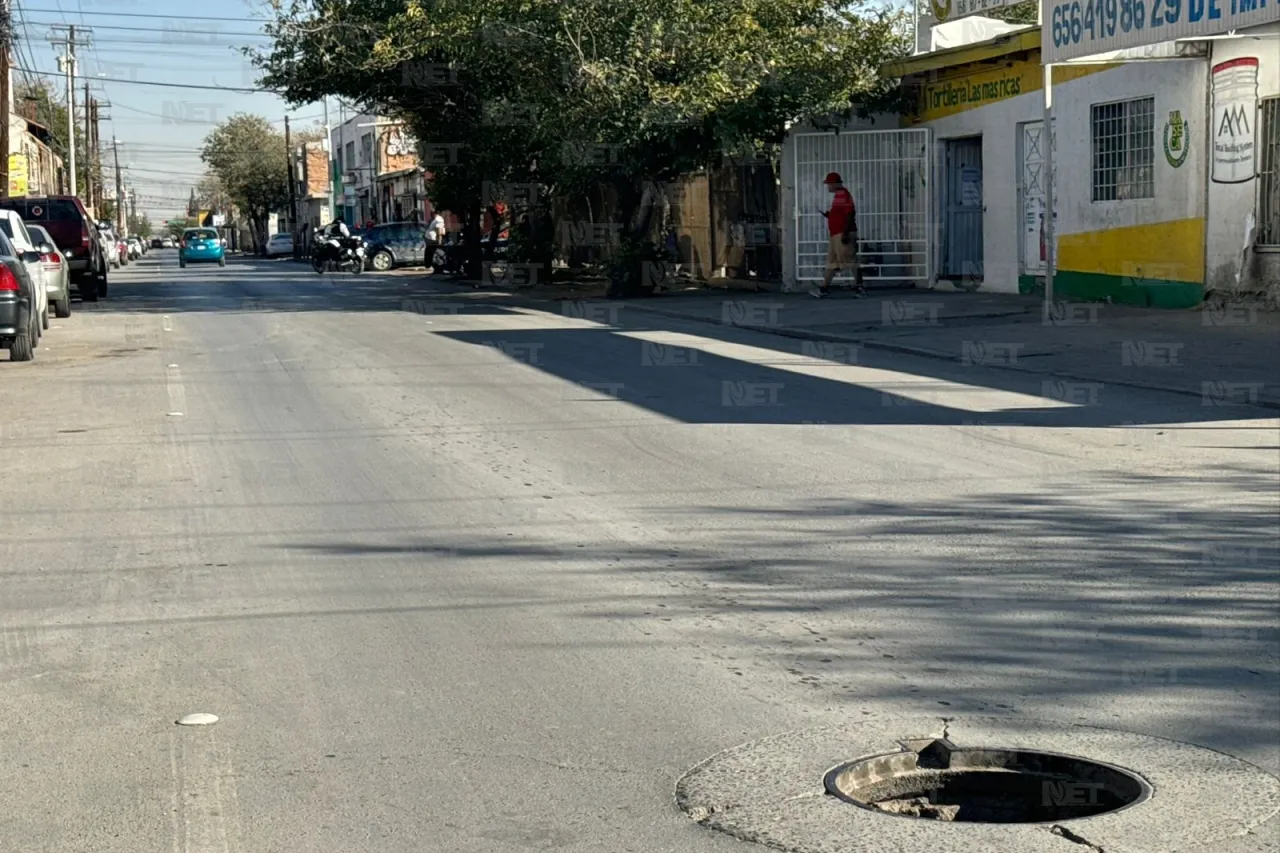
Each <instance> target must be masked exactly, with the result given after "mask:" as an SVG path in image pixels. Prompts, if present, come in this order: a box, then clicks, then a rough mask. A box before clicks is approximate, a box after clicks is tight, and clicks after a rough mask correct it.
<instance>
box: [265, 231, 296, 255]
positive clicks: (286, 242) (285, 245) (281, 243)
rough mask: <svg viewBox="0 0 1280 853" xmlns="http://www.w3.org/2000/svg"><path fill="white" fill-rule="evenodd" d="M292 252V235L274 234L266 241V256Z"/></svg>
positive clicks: (290, 253)
mask: <svg viewBox="0 0 1280 853" xmlns="http://www.w3.org/2000/svg"><path fill="white" fill-rule="evenodd" d="M292 254H293V235H292V234H276V235H275V236H274V237H272V238H271V239H270V240H268V241H267V257H268V258H278V257H280V256H281V255H292Z"/></svg>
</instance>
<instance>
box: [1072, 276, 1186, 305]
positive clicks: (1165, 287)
mask: <svg viewBox="0 0 1280 853" xmlns="http://www.w3.org/2000/svg"><path fill="white" fill-rule="evenodd" d="M1053 292H1054V294H1055V295H1056V296H1060V297H1062V298H1063V299H1072V300H1076V301H1080V302H1106V301H1107V300H1108V299H1109V300H1110V301H1111V302H1116V303H1119V304H1121V305H1145V306H1147V307H1149V308H1194V307H1196V306H1197V305H1199V304H1200V303H1201V302H1203V301H1204V285H1203V284H1199V283H1194V282H1185V281H1166V280H1164V279H1158V278H1132V277H1130V276H1121V275H1107V274H1106V273H1093V272H1075V271H1072V270H1058V275H1057V276H1056V277H1055V279H1054V288H1053Z"/></svg>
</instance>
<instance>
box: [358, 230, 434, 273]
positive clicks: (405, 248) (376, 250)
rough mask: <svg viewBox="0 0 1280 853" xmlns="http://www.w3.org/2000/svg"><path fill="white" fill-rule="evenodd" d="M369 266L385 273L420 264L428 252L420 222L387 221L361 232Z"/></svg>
mask: <svg viewBox="0 0 1280 853" xmlns="http://www.w3.org/2000/svg"><path fill="white" fill-rule="evenodd" d="M364 241H365V245H366V247H367V249H366V252H365V257H366V258H368V259H369V261H368V263H369V266H370V267H372V268H373V269H375V270H377V271H378V272H386V271H387V270H389V269H392V268H393V267H396V266H400V265H402V264H421V263H422V255H423V253H424V252H426V250H427V226H426V225H424V224H422V223H420V222H386V223H384V224H382V225H375V226H373V227H372V228H370V229H369V230H368V231H366V232H365V233H364Z"/></svg>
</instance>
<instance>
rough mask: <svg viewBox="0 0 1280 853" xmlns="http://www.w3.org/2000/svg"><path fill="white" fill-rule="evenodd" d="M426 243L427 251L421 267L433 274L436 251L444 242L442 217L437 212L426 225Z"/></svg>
mask: <svg viewBox="0 0 1280 853" xmlns="http://www.w3.org/2000/svg"><path fill="white" fill-rule="evenodd" d="M426 241H427V251H426V254H425V256H424V257H423V259H422V265H423V266H424V267H430V268H431V270H432V271H433V272H434V271H435V259H436V249H437V248H439V246H440V244H441V243H442V242H444V217H443V216H441V215H440V213H439V211H437V212H436V214H435V216H433V217H431V222H430V223H429V224H428V225H427V233H426Z"/></svg>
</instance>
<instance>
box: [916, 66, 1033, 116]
mask: <svg viewBox="0 0 1280 853" xmlns="http://www.w3.org/2000/svg"><path fill="white" fill-rule="evenodd" d="M1040 77H1041V72H1040V68H1039V66H1037V65H1032V64H1030V63H1021V62H1020V63H1017V64H1015V65H1013V66H1012V67H1008V68H998V69H995V70H993V71H979V72H975V73H973V74H962V75H956V76H953V77H947V78H945V79H942V80H935V81H932V82H929V83H925V84H924V85H923V86H922V87H921V89H920V103H919V106H918V107H917V116H916V120H917V121H932V120H933V119H938V118H942V117H944V116H949V115H954V114H955V113H960V112H964V111H965V110H972V109H975V108H977V107H983V106H986V105H987V104H994V103H997V102H999V101H1004V100H1008V99H1009V98H1016V97H1018V96H1019V95H1022V94H1025V93H1026V92H1034V91H1036V90H1037V89H1039V88H1040V87H1041V85H1042V84H1041V82H1040Z"/></svg>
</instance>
